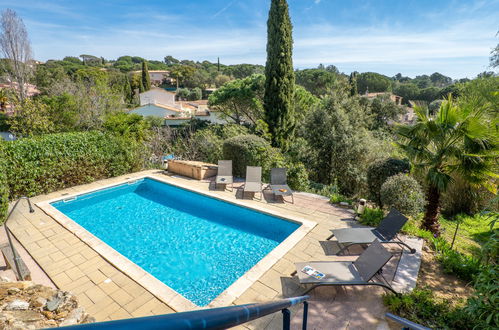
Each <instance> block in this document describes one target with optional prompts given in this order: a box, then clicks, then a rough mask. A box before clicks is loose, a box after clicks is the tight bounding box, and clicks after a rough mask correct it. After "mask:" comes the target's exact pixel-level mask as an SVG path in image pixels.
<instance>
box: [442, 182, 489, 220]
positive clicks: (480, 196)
mask: <svg viewBox="0 0 499 330" xmlns="http://www.w3.org/2000/svg"><path fill="white" fill-rule="evenodd" d="M493 197H494V194H492V193H491V192H490V191H488V190H487V189H486V188H483V187H473V186H471V185H470V184H469V183H466V182H465V181H464V180H463V179H462V178H460V177H459V176H454V177H453V181H452V182H451V184H450V185H449V187H448V188H447V190H446V191H445V193H443V194H442V202H441V205H442V214H443V215H445V216H446V217H453V216H455V215H457V214H460V213H466V214H469V215H471V214H475V213H477V212H479V211H480V210H483V209H484V208H485V207H486V206H487V203H488V202H489V201H490V200H491V199H492V198H493ZM495 205H497V204H495ZM496 207H497V206H496Z"/></svg>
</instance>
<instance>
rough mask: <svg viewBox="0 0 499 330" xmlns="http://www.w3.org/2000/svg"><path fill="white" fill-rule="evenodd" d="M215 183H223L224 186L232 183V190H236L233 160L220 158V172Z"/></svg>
mask: <svg viewBox="0 0 499 330" xmlns="http://www.w3.org/2000/svg"><path fill="white" fill-rule="evenodd" d="M215 184H216V185H217V184H223V185H224V187H225V186H227V185H229V184H230V189H231V190H230V191H233V190H234V178H233V176H232V160H219V161H218V172H217V177H216V179H215Z"/></svg>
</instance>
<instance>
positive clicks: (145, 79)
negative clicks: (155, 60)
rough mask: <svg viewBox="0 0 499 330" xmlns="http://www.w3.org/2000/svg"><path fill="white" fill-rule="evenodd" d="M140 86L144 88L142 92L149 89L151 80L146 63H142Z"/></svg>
mask: <svg viewBox="0 0 499 330" xmlns="http://www.w3.org/2000/svg"><path fill="white" fill-rule="evenodd" d="M142 86H144V91H148V90H150V89H151V78H150V77H149V70H147V63H146V61H142Z"/></svg>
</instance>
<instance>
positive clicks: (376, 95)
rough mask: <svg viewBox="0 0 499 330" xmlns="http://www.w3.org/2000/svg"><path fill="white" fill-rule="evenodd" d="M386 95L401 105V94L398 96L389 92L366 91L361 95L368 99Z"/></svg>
mask: <svg viewBox="0 0 499 330" xmlns="http://www.w3.org/2000/svg"><path fill="white" fill-rule="evenodd" d="M383 95H386V96H388V97H389V98H390V100H392V101H393V102H394V103H395V104H396V105H402V96H398V95H395V94H392V93H389V92H379V93H366V94H364V95H363V96H365V97H367V98H368V99H374V98H377V97H378V96H383Z"/></svg>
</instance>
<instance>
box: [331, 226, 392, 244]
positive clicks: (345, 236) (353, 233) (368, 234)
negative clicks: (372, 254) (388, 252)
mask: <svg viewBox="0 0 499 330" xmlns="http://www.w3.org/2000/svg"><path fill="white" fill-rule="evenodd" d="M331 231H332V232H333V234H334V237H336V239H337V240H338V242H339V243H341V244H345V243H359V244H369V243H372V241H374V240H375V239H376V238H378V239H381V240H384V239H383V237H380V236H379V234H378V233H377V232H376V230H375V229H374V228H341V229H332V230H331Z"/></svg>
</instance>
